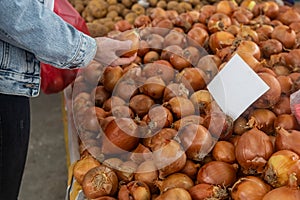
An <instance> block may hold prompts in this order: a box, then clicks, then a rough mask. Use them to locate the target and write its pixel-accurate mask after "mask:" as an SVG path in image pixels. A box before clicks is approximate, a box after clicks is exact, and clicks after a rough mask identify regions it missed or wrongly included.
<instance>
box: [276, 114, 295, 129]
mask: <svg viewBox="0 0 300 200" xmlns="http://www.w3.org/2000/svg"><path fill="white" fill-rule="evenodd" d="M274 127H275V128H283V129H285V130H293V129H295V130H297V129H299V127H300V125H299V124H298V122H297V118H296V117H295V115H293V114H281V115H278V116H277V117H276V119H275V121H274Z"/></svg>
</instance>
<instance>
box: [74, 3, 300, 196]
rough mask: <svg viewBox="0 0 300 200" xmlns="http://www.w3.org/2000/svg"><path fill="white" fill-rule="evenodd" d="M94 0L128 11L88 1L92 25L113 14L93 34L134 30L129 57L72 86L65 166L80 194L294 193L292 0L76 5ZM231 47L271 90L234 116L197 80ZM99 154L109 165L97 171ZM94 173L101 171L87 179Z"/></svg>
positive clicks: (214, 69)
mask: <svg viewBox="0 0 300 200" xmlns="http://www.w3.org/2000/svg"><path fill="white" fill-rule="evenodd" d="M201 2H202V1H201ZM74 3H75V2H74ZM94 3H95V4H94ZM98 3H99V4H100V3H101V4H102V3H103V5H104V6H103V7H101V8H107V10H110V11H111V9H112V8H115V9H116V10H115V11H117V6H118V5H119V4H120V3H122V6H123V9H122V12H123V14H124V13H126V15H124V16H123V15H122V14H120V13H118V12H110V14H109V16H111V18H110V19H109V20H108V19H107V18H108V17H107V15H108V13H109V12H107V11H105V10H102V9H100V10H97V9H95V8H96V7H97V6H95V7H93V9H95V10H93V12H100V13H101V14H102V15H103V13H106V15H105V17H102V18H97V16H95V14H94V15H93V17H92V18H93V21H90V22H89V23H90V25H92V24H98V25H100V24H101V26H102V25H103V26H105V25H104V22H106V23H107V24H111V22H113V23H114V26H111V28H112V29H109V30H105V31H107V32H106V33H105V34H104V33H101V34H103V35H107V36H108V37H113V38H118V37H120V35H122V34H123V36H124V35H126V34H127V33H133V32H134V34H133V35H135V36H137V35H138V37H134V40H135V41H137V42H136V44H135V47H134V48H133V49H134V51H137V55H138V56H137V58H136V60H135V61H134V62H133V63H131V64H129V65H124V66H118V67H114V68H113V67H110V66H101V65H100V64H99V65H94V66H93V67H92V68H87V69H84V70H82V71H81V72H80V73H79V76H78V77H77V79H76V81H75V83H74V85H73V92H72V97H71V98H70V99H72V104H73V109H72V112H73V116H74V130H75V131H77V132H78V134H79V139H80V140H79V142H80V155H81V159H80V160H79V161H78V162H77V163H79V164H78V167H77V168H74V170H75V171H74V174H77V175H76V176H77V178H76V177H75V178H76V180H77V179H78V180H77V182H79V183H81V186H82V188H83V189H84V190H83V191H84V193H85V195H86V197H88V198H90V199H121V200H122V199H134V200H140V199H143V200H144V199H149V200H152V199H153V200H154V199H155V200H160V199H176V198H177V199H188V200H189V199H193V200H200V199H203V200H205V199H206V200H207V199H224V200H225V199H234V200H237V199H276V198H277V199H284V198H285V197H287V198H290V199H298V198H299V197H298V196H299V188H298V185H299V181H300V177H299V176H300V174H299V172H300V171H299V169H300V165H299V150H298V148H297V146H299V145H298V140H299V139H298V138H299V134H300V133H299V131H300V130H299V124H298V123H297V121H296V118H295V116H294V115H293V114H292V112H291V108H290V103H289V102H290V95H291V94H292V93H294V92H295V91H297V90H299V89H300V84H299V83H300V70H299V69H300V68H299V66H300V63H299V61H298V59H299V52H300V51H299V41H300V40H299V32H300V28H299V27H300V26H299V25H300V14H299V13H298V12H297V11H296V10H295V9H294V8H292V7H289V6H282V5H279V4H277V3H276V2H274V1H263V2H261V1H259V2H256V1H254V0H246V1H242V2H234V1H225V0H223V1H216V2H215V3H213V2H212V1H210V2H203V3H201V4H198V3H199V2H197V1H187V2H185V1H155V0H152V1H149V7H148V8H146V9H143V8H142V7H140V6H138V5H137V2H134V1H125V0H124V1H113V0H111V1H97V4H96V2H95V0H90V1H87V2H84V3H82V4H84V5H85V8H84V9H82V14H83V13H84V12H88V11H89V14H88V15H87V13H86V14H85V15H86V16H91V12H92V9H91V7H89V6H88V5H90V6H91V5H98ZM78 5H79V4H78ZM174 6H175V7H174ZM78 7H80V6H78ZM170 8H176V9H173V10H172V9H170ZM88 9H89V10H88ZM117 13H118V16H116V14H117ZM121 15H122V19H121V18H119V16H121ZM99 16H100V14H99ZM112 16H114V17H112ZM92 18H89V19H92ZM124 19H125V20H124ZM114 20H115V21H114ZM87 21H88V20H87ZM100 22H101V23H100ZM108 22H109V23H108ZM117 22H119V23H117ZM98 25H97V26H98ZM106 27H107V26H106ZM103 30H104V29H103ZM136 38H138V40H136ZM123 39H124V38H122V40H123ZM128 39H130V38H128ZM131 39H132V38H131ZM137 44H138V48H137ZM236 53H238V54H239V55H240V56H241V57H242V58H243V59H244V60H245V62H247V63H248V65H249V66H250V67H251V68H252V69H253V70H254V71H255V72H256V73H257V74H258V75H259V76H260V77H261V78H262V79H263V80H264V81H265V82H266V83H267V84H268V85H269V86H270V90H269V91H268V92H267V93H265V94H264V95H262V96H261V97H260V98H259V99H258V100H257V101H256V102H254V103H253V104H252V105H251V106H250V107H249V108H248V109H247V110H246V111H245V112H244V113H242V115H241V116H240V117H239V118H238V119H237V120H235V121H232V120H231V119H230V117H229V116H226V115H225V114H224V113H223V112H222V110H221V109H220V108H219V107H218V105H217V104H216V102H215V101H214V99H213V97H212V96H211V95H210V93H209V91H208V90H207V88H206V86H207V84H208V83H209V82H210V81H211V80H212V79H213V78H214V76H215V75H216V74H217V73H218V72H219V71H220V70H222V68H223V67H224V66H225V64H226V63H227V62H228V60H229V59H230V58H231V57H232V56H233V55H235V54H236ZM123 56H126V55H124V54H123ZM95 74H97V75H99V77H98V78H97V77H95ZM237 98H239V97H237ZM91 157H93V158H94V159H95V160H97V162H94V161H93V162H91V160H90V159H87V158H91ZM84 160H87V166H86V167H80V166H84V164H83V162H84ZM88 160H89V161H88ZM98 162H99V163H100V166H102V169H104V168H105V169H107V171H106V172H105V173H108V174H110V175H109V176H104V175H105V173H103V171H101V170H100V171H96V170H95V169H97V168H99V166H98ZM92 166H95V168H94V170H92V169H91V170H89V171H88V172H87V170H88V169H89V167H92ZM76 170H79V171H76ZM95 172H96V174H95ZM92 173H94V174H93V176H96V177H98V178H97V179H95V180H94V181H88V180H89V179H88V178H91V177H92V176H91V174H92ZM97 173H98V174H99V176H98V175H97ZM82 174H86V176H87V177H88V178H84V180H85V181H82V176H83V175H82ZM88 174H89V175H88ZM103 174H104V175H103ZM104 177H106V178H104ZM115 177H117V180H116V178H115ZM108 181H110V182H108ZM95 182H96V183H95ZM92 186H94V187H92ZM93 190H96V191H97V190H98V191H97V192H94V191H93ZM288 195H289V196H288ZM279 197H280V198H279Z"/></svg>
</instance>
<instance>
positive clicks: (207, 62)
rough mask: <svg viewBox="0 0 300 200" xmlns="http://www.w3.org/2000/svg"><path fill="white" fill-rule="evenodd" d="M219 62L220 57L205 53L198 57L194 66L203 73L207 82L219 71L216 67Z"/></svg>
mask: <svg viewBox="0 0 300 200" xmlns="http://www.w3.org/2000/svg"><path fill="white" fill-rule="evenodd" d="M221 62H222V61H221V59H220V58H219V57H218V56H216V55H205V56H203V57H201V58H200V59H199V61H198V63H197V65H196V67H197V68H199V69H201V70H202V71H203V72H204V73H205V75H206V77H207V79H208V81H207V82H209V81H210V80H212V79H213V78H214V77H215V75H216V74H217V73H218V72H219V70H218V68H219V66H220V65H221Z"/></svg>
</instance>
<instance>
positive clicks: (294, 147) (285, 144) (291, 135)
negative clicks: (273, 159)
mask: <svg viewBox="0 0 300 200" xmlns="http://www.w3.org/2000/svg"><path fill="white" fill-rule="evenodd" d="M299 141H300V131H298V130H286V129H284V128H281V127H279V128H277V129H276V140H275V146H276V149H277V150H284V149H286V150H291V151H294V152H295V153H297V154H298V155H300V143H299Z"/></svg>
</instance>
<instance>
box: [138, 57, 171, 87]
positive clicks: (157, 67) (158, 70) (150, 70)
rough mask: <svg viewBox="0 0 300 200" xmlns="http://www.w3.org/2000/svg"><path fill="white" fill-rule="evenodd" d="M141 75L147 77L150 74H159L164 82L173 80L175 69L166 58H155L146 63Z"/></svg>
mask: <svg viewBox="0 0 300 200" xmlns="http://www.w3.org/2000/svg"><path fill="white" fill-rule="evenodd" d="M143 75H145V76H146V77H147V78H149V77H151V76H160V77H161V78H162V79H163V81H164V82H165V83H169V82H170V81H173V79H174V75H175V70H174V69H173V66H172V65H171V63H169V62H168V61H167V60H156V61H154V62H153V63H147V64H146V65H145V66H144V68H143Z"/></svg>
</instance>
